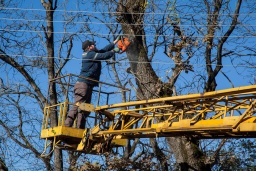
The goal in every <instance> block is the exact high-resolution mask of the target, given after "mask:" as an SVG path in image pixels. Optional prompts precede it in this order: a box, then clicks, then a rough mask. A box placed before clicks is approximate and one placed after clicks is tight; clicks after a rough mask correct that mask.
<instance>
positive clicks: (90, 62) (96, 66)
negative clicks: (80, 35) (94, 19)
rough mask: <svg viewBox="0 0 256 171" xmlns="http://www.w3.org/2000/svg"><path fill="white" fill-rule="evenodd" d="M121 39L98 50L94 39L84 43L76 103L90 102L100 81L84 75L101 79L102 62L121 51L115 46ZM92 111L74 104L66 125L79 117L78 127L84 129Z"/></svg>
mask: <svg viewBox="0 0 256 171" xmlns="http://www.w3.org/2000/svg"><path fill="white" fill-rule="evenodd" d="M119 39H120V36H118V37H117V39H116V40H115V41H114V42H113V43H110V44H109V45H107V46H105V47H104V48H103V49H101V50H98V49H97V48H96V44H95V42H94V41H90V40H87V41H85V42H83V43H82V49H83V51H84V52H83V55H82V68H81V71H80V76H81V77H79V78H78V79H77V82H76V84H75V86H74V96H75V103H74V104H76V103H77V102H84V103H90V102H91V97H92V90H93V87H94V86H98V82H95V81H92V80H88V79H83V78H82V77H86V78H91V79H93V80H97V81H99V79H100V74H101V62H102V61H103V60H106V59H109V58H111V57H112V56H114V54H115V53H118V52H119V48H115V44H116V43H117V42H118V40H119ZM89 114H90V112H84V111H80V110H78V107H77V106H76V105H73V106H72V108H71V110H70V111H69V112H68V115H67V118H66V120H65V126H68V127H71V126H72V125H73V123H74V120H75V118H76V117H77V128H80V129H84V128H85V121H86V117H87V116H88V115H89Z"/></svg>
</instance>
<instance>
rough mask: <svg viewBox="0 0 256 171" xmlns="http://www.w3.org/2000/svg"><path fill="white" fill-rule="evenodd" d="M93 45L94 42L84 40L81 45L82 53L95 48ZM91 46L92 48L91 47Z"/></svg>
mask: <svg viewBox="0 0 256 171" xmlns="http://www.w3.org/2000/svg"><path fill="white" fill-rule="evenodd" d="M95 43H96V42H94V41H90V40H86V41H84V42H83V44H82V49H83V50H84V51H86V50H91V49H94V48H95ZM92 45H93V47H92Z"/></svg>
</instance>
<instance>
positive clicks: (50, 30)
mask: <svg viewBox="0 0 256 171" xmlns="http://www.w3.org/2000/svg"><path fill="white" fill-rule="evenodd" d="M41 3H42V5H43V6H44V8H45V10H46V19H47V28H46V29H45V28H44V31H45V38H46V48H47V52H48V80H49V81H50V80H51V79H53V78H54V76H55V68H54V60H55V58H54V56H55V53H54V27H53V13H54V10H55V9H56V7H57V6H56V4H57V0H56V1H55V3H54V2H53V1H49V2H48V3H46V2H44V1H42V0H41ZM49 92H50V105H54V104H56V103H57V93H56V85H55V83H52V84H50V85H49ZM56 111H57V110H53V111H51V114H50V120H51V127H54V126H57V124H58V118H57V112H56ZM54 164H55V166H54V168H55V169H54V170H55V171H62V170H63V162H62V151H61V150H59V149H56V148H55V150H54Z"/></svg>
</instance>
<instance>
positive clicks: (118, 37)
mask: <svg viewBox="0 0 256 171" xmlns="http://www.w3.org/2000/svg"><path fill="white" fill-rule="evenodd" d="M120 39H121V36H120V35H118V36H117V38H116V39H115V41H114V44H116V43H117V42H118V40H120Z"/></svg>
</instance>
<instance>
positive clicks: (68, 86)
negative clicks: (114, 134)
mask: <svg viewBox="0 0 256 171" xmlns="http://www.w3.org/2000/svg"><path fill="white" fill-rule="evenodd" d="M77 77H79V76H77V75H74V74H68V75H65V76H62V77H58V78H56V79H53V80H51V81H50V84H53V83H55V85H56V90H57V94H58V100H59V101H62V102H60V103H57V104H52V105H49V102H48V103H47V104H46V105H45V107H44V116H43V121H42V129H41V138H42V139H45V145H44V151H43V152H42V156H48V155H50V154H51V153H52V152H53V151H54V149H55V148H61V149H62V148H64V149H66V148H68V149H69V150H75V151H84V152H88V153H95V152H96V151H97V150H98V148H94V149H93V147H92V146H91V145H93V146H95V147H96V146H97V145H95V144H94V142H93V143H91V142H89V139H88V138H89V135H91V133H92V132H93V130H94V129H93V127H97V126H96V125H98V124H99V123H101V122H102V117H101V116H100V115H99V114H98V113H97V112H96V113H94V108H95V106H94V105H91V104H73V103H72V100H73V99H74V98H73V87H74V84H75V82H76V80H77ZM82 78H84V77H82ZM84 79H88V80H91V81H96V80H92V79H90V78H84ZM97 82H98V84H99V87H98V89H97V90H93V91H94V94H95V100H94V101H96V102H95V104H96V106H97V105H99V104H102V103H101V102H102V101H104V103H105V104H108V103H109V99H110V98H111V97H112V96H116V95H117V94H119V96H120V98H119V99H122V100H124V99H125V100H127V101H129V99H130V90H129V89H126V88H122V87H119V86H116V85H113V84H109V83H105V82H101V81H97ZM103 86H108V87H110V88H106V87H105V88H104V87H103ZM106 89H107V91H104V90H106ZM48 96H49V95H48ZM103 96H104V98H103ZM70 99H71V100H70ZM102 99H104V100H102ZM72 105H78V106H80V107H82V108H85V110H86V111H90V112H91V113H92V114H91V115H90V116H89V117H87V123H88V122H90V129H89V128H86V129H78V128H76V121H75V122H74V125H73V126H72V127H66V126H64V122H65V119H66V116H67V113H68V110H69V109H70V108H71V106H72ZM56 113H57V117H58V122H57V125H56V126H51V119H50V118H51V115H52V114H54V115H55V114H56ZM87 126H88V125H87ZM101 139H102V137H101ZM97 142H100V139H98V140H97ZM65 144H68V145H69V146H64V145H65ZM112 144H114V145H115V146H124V145H125V144H126V140H117V141H116V142H115V140H113V142H112ZM86 145H88V146H86ZM85 146H86V147H87V148H85Z"/></svg>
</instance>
